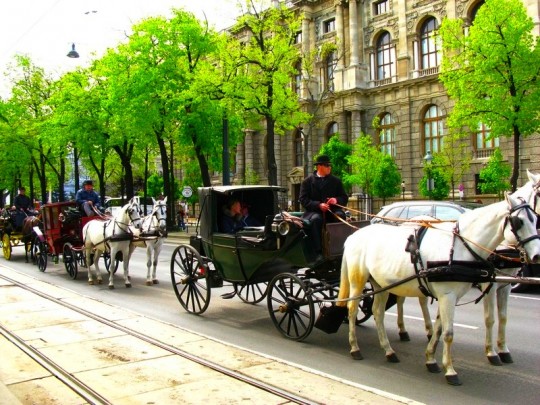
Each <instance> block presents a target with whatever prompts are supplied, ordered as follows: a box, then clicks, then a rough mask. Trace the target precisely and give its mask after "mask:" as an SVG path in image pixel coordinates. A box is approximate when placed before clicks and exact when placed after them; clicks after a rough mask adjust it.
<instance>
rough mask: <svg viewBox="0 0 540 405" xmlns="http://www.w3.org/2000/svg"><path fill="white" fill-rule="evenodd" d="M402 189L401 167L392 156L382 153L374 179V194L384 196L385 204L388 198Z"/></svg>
mask: <svg viewBox="0 0 540 405" xmlns="http://www.w3.org/2000/svg"><path fill="white" fill-rule="evenodd" d="M400 191H401V174H400V173H399V168H398V166H397V164H396V162H395V161H394V159H393V158H392V156H390V155H387V154H382V156H381V157H380V162H379V165H378V166H377V173H376V175H375V179H374V180H373V195H375V196H377V197H380V198H382V199H383V204H384V203H385V202H386V199H387V198H389V197H393V196H395V195H397V194H399V193H400Z"/></svg>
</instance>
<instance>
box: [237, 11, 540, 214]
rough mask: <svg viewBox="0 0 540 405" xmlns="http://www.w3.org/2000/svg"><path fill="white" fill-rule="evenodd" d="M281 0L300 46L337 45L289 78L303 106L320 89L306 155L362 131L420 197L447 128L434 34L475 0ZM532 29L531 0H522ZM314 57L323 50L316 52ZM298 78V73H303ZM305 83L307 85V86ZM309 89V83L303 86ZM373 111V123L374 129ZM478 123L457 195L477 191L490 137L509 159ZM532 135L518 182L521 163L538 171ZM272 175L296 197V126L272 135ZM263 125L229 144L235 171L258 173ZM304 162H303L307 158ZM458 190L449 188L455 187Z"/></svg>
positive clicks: (506, 146)
mask: <svg viewBox="0 0 540 405" xmlns="http://www.w3.org/2000/svg"><path fill="white" fill-rule="evenodd" d="M285 3H286V4H287V6H289V7H292V8H295V9H298V10H299V11H301V12H302V14H303V16H304V19H303V22H302V31H301V32H299V33H298V35H297V42H298V46H299V47H301V49H302V52H303V53H304V54H307V53H308V52H310V51H312V50H314V49H320V47H321V45H322V44H323V43H324V42H328V41H330V42H334V43H335V44H337V50H336V51H335V52H333V53H332V54H330V55H329V56H328V57H326V58H325V59H324V60H317V62H316V66H315V69H314V71H315V72H317V74H316V77H315V78H313V79H312V80H308V81H306V80H302V77H301V76H300V75H299V77H297V78H295V79H294V80H293V85H294V83H296V89H297V92H298V94H299V96H300V99H301V101H302V103H303V105H304V106H305V107H306V108H307V99H308V94H309V95H314V96H315V97H318V96H320V95H321V94H322V92H323V91H324V90H325V89H330V90H331V91H329V92H327V94H325V95H324V100H323V103H322V105H321V108H320V109H319V110H318V111H317V115H316V122H317V125H316V128H315V133H314V134H312V136H311V138H310V146H311V148H310V149H311V150H309V151H308V156H310V158H311V157H313V156H314V155H315V154H316V153H317V151H318V150H319V149H320V147H321V145H322V144H323V143H325V142H327V141H328V139H329V137H330V136H331V135H332V134H334V133H336V132H337V133H339V136H340V138H341V140H343V141H346V142H349V143H352V142H354V140H355V139H356V138H357V137H358V135H359V134H360V132H363V133H367V134H370V135H371V136H372V137H373V140H374V144H379V145H380V146H381V147H382V148H384V150H385V151H387V152H388V153H391V154H392V155H393V156H394V158H395V160H396V162H397V164H398V167H399V168H400V171H401V175H402V178H403V179H404V181H405V184H406V194H407V195H408V196H411V197H416V196H418V183H419V181H420V179H421V177H422V173H423V172H422V166H423V164H424V162H423V157H424V156H425V154H426V152H427V151H428V150H431V151H432V152H436V151H438V150H440V147H441V140H442V137H443V136H444V135H445V134H446V133H447V126H446V116H447V115H448V113H449V112H450V110H451V108H452V101H451V100H450V99H449V98H448V96H447V94H446V92H445V89H444V87H443V85H442V84H441V83H440V82H439V80H438V73H439V65H440V62H441V60H440V54H439V52H438V49H437V44H436V41H435V40H434V34H435V32H436V29H437V28H438V27H439V26H440V24H441V22H442V20H443V19H444V18H446V17H448V18H458V17H459V18H462V19H463V20H464V21H465V22H466V24H470V23H471V21H472V20H473V19H474V15H475V13H476V11H477V9H478V7H479V6H480V5H481V4H482V0H438V1H437V0H435V1H433V0H410V1H405V0H291V1H286V2H285ZM523 3H524V4H525V6H526V8H527V10H528V13H529V15H530V16H531V17H532V18H533V20H534V22H535V23H536V32H535V34H536V35H539V34H540V25H539V21H540V6H539V2H538V0H523ZM320 59H322V58H320ZM303 78H304V79H305V72H304V77H303ZM306 86H310V88H309V89H308V88H307V87H306ZM308 90H309V91H308ZM375 117H379V118H380V123H381V126H380V129H378V130H377V131H375V130H374V129H373V128H372V125H371V123H372V121H373V119H374V118H375ZM487 134H488V131H487V130H486V128H480V129H479V130H478V132H477V133H471V136H470V151H471V154H472V156H473V161H472V164H471V167H470V170H469V173H467V174H466V176H465V177H464V178H463V179H462V181H463V184H464V186H465V195H466V196H471V195H474V194H476V192H477V191H476V189H477V182H478V173H479V171H480V169H481V168H482V166H483V165H484V164H485V162H486V160H487V159H488V158H489V157H490V156H491V154H492V153H493V150H494V148H495V147H496V146H499V147H500V148H501V150H502V152H503V155H504V157H505V158H506V159H508V160H509V161H510V162H512V161H513V152H512V139H511V138H501V139H493V140H487V139H486V135H487ZM539 140H540V136H538V135H534V136H531V137H527V138H524V139H522V141H521V156H520V167H521V170H522V173H521V175H520V183H523V182H524V179H525V178H526V175H525V170H526V169H527V168H529V169H531V170H533V171H540V158H539V155H540V142H539ZM275 143H276V157H277V163H278V179H279V184H281V185H283V186H287V187H288V189H289V197H288V198H289V200H290V201H292V202H293V205H294V201H296V200H297V197H298V191H299V185H300V182H301V181H302V179H303V178H304V169H303V166H304V161H303V153H302V150H303V149H302V148H303V146H304V145H303V135H302V132H301V131H295V132H292V133H289V134H287V135H285V136H276V139H275ZM262 145H263V137H262V136H261V134H257V133H255V134H253V133H247V134H246V140H245V143H244V144H242V145H239V148H238V150H237V173H238V174H240V173H243V172H244V170H245V169H246V168H250V169H252V170H254V171H255V172H257V173H260V178H261V179H264V178H266V176H265V174H264V167H265V166H264V162H263V161H262V159H264V157H261V156H264V154H263V153H261V152H260V151H261V150H262ZM309 163H310V164H309V165H308V166H309V167H312V166H311V162H309ZM456 195H457V193H456Z"/></svg>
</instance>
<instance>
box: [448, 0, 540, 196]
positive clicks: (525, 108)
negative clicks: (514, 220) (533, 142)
mask: <svg viewBox="0 0 540 405" xmlns="http://www.w3.org/2000/svg"><path fill="white" fill-rule="evenodd" d="M534 27H535V25H534V22H533V20H532V19H531V18H530V17H529V16H528V15H527V12H526V9H525V7H524V4H523V1H521V0H486V1H485V3H484V5H483V6H481V7H480V8H479V10H478V13H477V15H476V18H475V21H474V23H473V24H472V25H471V26H470V27H469V29H468V33H467V34H465V33H464V29H463V21H461V20H451V19H446V20H444V21H443V24H442V26H441V28H440V30H439V32H440V35H441V39H442V46H443V60H442V64H441V73H440V75H439V78H440V80H441V81H442V82H443V84H444V85H445V87H446V89H447V92H448V94H449V96H450V97H451V98H452V99H453V100H454V101H455V106H454V108H453V110H452V111H451V113H450V115H449V117H448V125H449V126H450V127H452V128H457V129H460V128H462V127H468V128H469V129H470V130H473V131H474V130H475V129H476V128H478V125H479V123H483V124H485V125H486V126H487V127H489V128H490V132H491V136H492V137H503V136H504V137H512V138H513V142H514V150H515V151H516V155H515V156H514V164H513V173H512V178H511V184H512V188H513V189H515V187H516V183H517V179H518V175H519V160H520V156H519V145H520V142H519V140H520V138H521V137H522V136H528V135H531V134H533V133H535V132H537V131H538V130H539V129H540V114H538V105H539V103H540V41H538V40H537V39H535V37H534V35H533V30H534Z"/></svg>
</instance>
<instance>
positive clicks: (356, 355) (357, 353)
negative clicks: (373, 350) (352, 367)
mask: <svg viewBox="0 0 540 405" xmlns="http://www.w3.org/2000/svg"><path fill="white" fill-rule="evenodd" d="M351 356H352V358H353V359H355V360H364V356H362V353H360V350H357V351H355V352H351Z"/></svg>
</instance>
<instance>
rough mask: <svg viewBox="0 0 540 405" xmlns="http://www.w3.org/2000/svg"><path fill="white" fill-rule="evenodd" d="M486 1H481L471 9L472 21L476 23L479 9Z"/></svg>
mask: <svg viewBox="0 0 540 405" xmlns="http://www.w3.org/2000/svg"><path fill="white" fill-rule="evenodd" d="M484 3H485V2H484V1H479V2H478V3H477V4H475V5H474V7H473V8H472V10H471V13H470V15H471V22H472V23H474V19H475V18H476V14H477V13H478V9H479V8H480V7H482V6H483V5H484Z"/></svg>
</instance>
